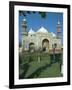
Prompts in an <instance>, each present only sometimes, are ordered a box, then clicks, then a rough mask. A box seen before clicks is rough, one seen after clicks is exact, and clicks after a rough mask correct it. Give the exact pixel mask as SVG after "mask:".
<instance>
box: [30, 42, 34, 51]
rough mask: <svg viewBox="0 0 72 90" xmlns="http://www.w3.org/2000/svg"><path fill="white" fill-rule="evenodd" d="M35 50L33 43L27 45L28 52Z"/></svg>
mask: <svg viewBox="0 0 72 90" xmlns="http://www.w3.org/2000/svg"><path fill="white" fill-rule="evenodd" d="M34 50H35V44H34V43H33V42H30V43H29V51H34Z"/></svg>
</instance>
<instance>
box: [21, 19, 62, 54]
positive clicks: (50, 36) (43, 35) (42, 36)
mask: <svg viewBox="0 0 72 90" xmlns="http://www.w3.org/2000/svg"><path fill="white" fill-rule="evenodd" d="M56 27H57V30H56V31H57V32H56V34H55V33H53V32H49V31H48V30H47V29H46V28H45V27H43V26H41V27H40V29H39V30H37V31H34V30H33V29H32V28H31V29H30V30H29V32H27V21H26V19H23V21H22V51H30V52H34V51H44V52H53V49H54V48H55V52H56V53H59V52H61V49H62V42H61V40H62V32H61V24H60V21H58V22H57V25H56Z"/></svg>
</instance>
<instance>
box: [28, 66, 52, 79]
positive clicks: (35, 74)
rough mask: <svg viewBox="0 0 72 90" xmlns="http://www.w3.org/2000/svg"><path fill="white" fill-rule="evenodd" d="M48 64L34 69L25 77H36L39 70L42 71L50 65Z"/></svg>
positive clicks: (39, 72)
mask: <svg viewBox="0 0 72 90" xmlns="http://www.w3.org/2000/svg"><path fill="white" fill-rule="evenodd" d="M50 66H51V65H48V64H46V65H45V66H42V67H40V68H38V69H36V70H35V71H34V72H33V73H32V74H31V75H29V76H28V77H26V78H37V77H38V76H39V75H40V74H41V72H43V71H44V70H45V69H46V68H47V67H50Z"/></svg>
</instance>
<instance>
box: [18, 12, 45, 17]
mask: <svg viewBox="0 0 72 90" xmlns="http://www.w3.org/2000/svg"><path fill="white" fill-rule="evenodd" d="M31 13H34V14H35V13H37V12H35V11H19V14H20V16H22V15H23V16H26V15H27V14H31ZM38 13H39V14H40V15H41V17H42V18H46V12H38Z"/></svg>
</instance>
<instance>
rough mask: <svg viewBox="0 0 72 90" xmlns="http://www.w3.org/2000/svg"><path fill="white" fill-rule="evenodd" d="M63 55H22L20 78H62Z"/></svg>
mask: <svg viewBox="0 0 72 90" xmlns="http://www.w3.org/2000/svg"><path fill="white" fill-rule="evenodd" d="M61 64H62V60H61V54H56V55H55V60H54V59H53V55H51V54H48V53H38V52H36V53H22V54H20V62H19V78H20V79H23V78H45V77H60V76H61V68H60V67H61Z"/></svg>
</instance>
